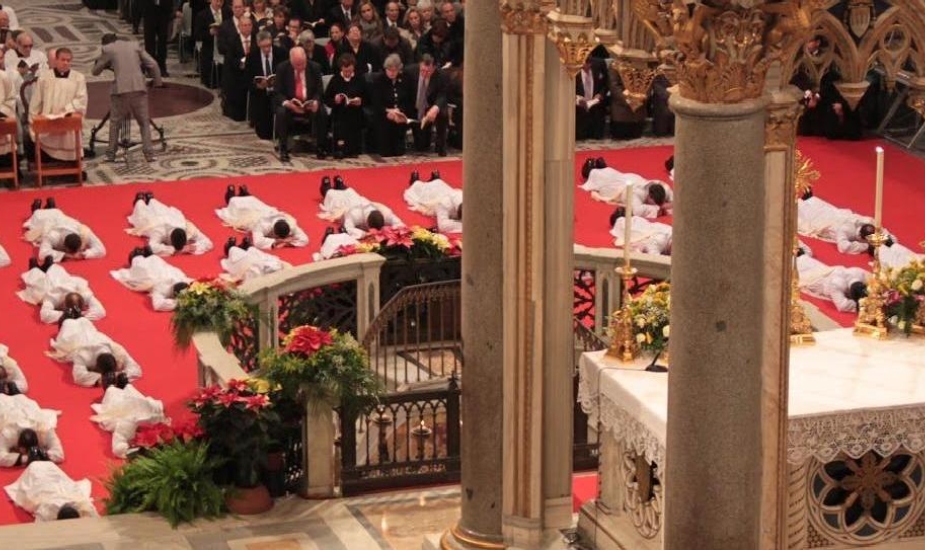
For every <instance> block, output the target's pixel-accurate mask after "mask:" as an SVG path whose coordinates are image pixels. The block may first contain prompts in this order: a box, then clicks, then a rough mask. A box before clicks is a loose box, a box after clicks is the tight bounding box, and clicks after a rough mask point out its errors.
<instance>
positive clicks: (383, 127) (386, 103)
mask: <svg viewBox="0 0 925 550" xmlns="http://www.w3.org/2000/svg"><path fill="white" fill-rule="evenodd" d="M383 67H384V69H385V70H384V71H383V72H381V73H375V74H374V76H373V85H372V91H371V96H372V101H373V125H374V127H375V129H376V143H377V145H378V149H379V154H380V155H382V156H383V157H395V156H401V155H404V154H405V134H406V133H407V132H408V119H410V118H413V116H414V115H413V114H411V113H413V112H414V91H413V90H412V89H411V86H410V85H409V82H410V81H409V80H408V79H407V78H406V77H404V76H403V75H402V67H403V65H402V62H401V58H399V57H398V56H397V55H395V54H392V55H390V56H388V57H387V58H385V63H383Z"/></svg>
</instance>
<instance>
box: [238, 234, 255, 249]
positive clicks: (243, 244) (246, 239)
mask: <svg viewBox="0 0 925 550" xmlns="http://www.w3.org/2000/svg"><path fill="white" fill-rule="evenodd" d="M252 246H254V241H252V240H251V238H250V237H244V238H243V239H241V246H240V247H239V248H240V249H241V250H247V249H248V248H250V247H252Z"/></svg>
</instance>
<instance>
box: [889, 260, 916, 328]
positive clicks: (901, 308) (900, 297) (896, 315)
mask: <svg viewBox="0 0 925 550" xmlns="http://www.w3.org/2000/svg"><path fill="white" fill-rule="evenodd" d="M884 289H885V290H884V292H885V293H886V296H885V298H886V300H885V302H886V309H887V316H888V317H889V318H890V321H891V322H892V323H893V324H895V325H896V328H898V329H899V330H901V331H903V332H904V333H905V334H906V335H909V334H910V333H912V331H913V330H914V329H915V328H916V327H922V325H923V324H925V308H923V307H922V303H923V302H925V263H923V262H921V261H919V260H913V261H911V262H910V263H908V264H906V265H905V266H903V267H901V268H897V269H891V270H889V271H888V272H887V273H886V274H885V277H884Z"/></svg>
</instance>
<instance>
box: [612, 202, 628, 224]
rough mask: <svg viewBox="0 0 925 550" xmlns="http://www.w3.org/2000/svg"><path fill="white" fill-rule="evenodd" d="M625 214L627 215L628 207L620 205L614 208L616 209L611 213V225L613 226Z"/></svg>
mask: <svg viewBox="0 0 925 550" xmlns="http://www.w3.org/2000/svg"><path fill="white" fill-rule="evenodd" d="M624 216H626V208H623V207H622V206H618V207H617V208H616V209H614V211H613V212H611V214H610V227H613V225H614V224H615V223H617V220H618V219H620V218H622V217H624Z"/></svg>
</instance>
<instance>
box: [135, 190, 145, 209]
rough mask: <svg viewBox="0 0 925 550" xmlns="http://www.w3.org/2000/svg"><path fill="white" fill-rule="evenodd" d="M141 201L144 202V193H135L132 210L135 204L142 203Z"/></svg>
mask: <svg viewBox="0 0 925 550" xmlns="http://www.w3.org/2000/svg"><path fill="white" fill-rule="evenodd" d="M143 200H145V194H144V193H142V192H141V191H139V192H137V193H135V199H134V200H133V201H132V207H133V208H134V207H135V204H137V203H138V201H143Z"/></svg>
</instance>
